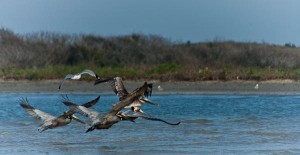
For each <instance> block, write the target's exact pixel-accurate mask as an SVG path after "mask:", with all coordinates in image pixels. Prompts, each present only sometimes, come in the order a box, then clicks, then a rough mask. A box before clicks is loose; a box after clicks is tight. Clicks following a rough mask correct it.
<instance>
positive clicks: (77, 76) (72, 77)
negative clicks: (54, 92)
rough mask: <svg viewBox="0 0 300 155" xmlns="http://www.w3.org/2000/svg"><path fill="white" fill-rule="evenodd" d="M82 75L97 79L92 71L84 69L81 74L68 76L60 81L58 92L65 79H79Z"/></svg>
mask: <svg viewBox="0 0 300 155" xmlns="http://www.w3.org/2000/svg"><path fill="white" fill-rule="evenodd" d="M82 74H89V75H90V76H93V77H96V78H98V77H99V76H98V75H97V74H96V73H95V72H94V71H92V70H90V69H85V70H83V71H82V72H80V73H77V74H68V75H66V76H65V78H64V79H63V80H62V81H61V83H60V85H59V87H58V90H60V88H61V87H62V85H63V83H64V81H65V80H67V79H80V78H81V75H82Z"/></svg>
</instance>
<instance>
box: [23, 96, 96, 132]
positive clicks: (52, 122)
mask: <svg viewBox="0 0 300 155" xmlns="http://www.w3.org/2000/svg"><path fill="white" fill-rule="evenodd" d="M99 98H100V96H98V97H97V98H96V99H94V100H92V101H90V102H87V103H85V104H83V105H82V106H83V107H91V106H93V105H95V104H96V103H97V102H98V101H99ZM20 105H21V106H22V107H23V108H24V110H25V111H26V112H27V113H28V114H30V115H32V116H33V117H36V118H38V119H41V120H43V121H44V124H43V125H42V126H40V127H39V128H38V131H39V132H43V131H45V130H47V129H53V128H56V127H60V126H65V125H67V124H69V123H71V121H72V119H73V120H75V121H77V122H80V123H83V124H86V123H85V122H84V121H82V120H80V119H79V118H78V117H76V116H75V115H74V112H73V111H70V110H69V111H67V112H64V113H63V114H62V115H60V116H58V117H55V116H53V115H51V114H48V113H46V112H43V111H41V110H39V109H35V108H34V107H32V106H31V105H30V104H29V102H28V100H27V98H26V99H24V98H23V99H21V103H20Z"/></svg>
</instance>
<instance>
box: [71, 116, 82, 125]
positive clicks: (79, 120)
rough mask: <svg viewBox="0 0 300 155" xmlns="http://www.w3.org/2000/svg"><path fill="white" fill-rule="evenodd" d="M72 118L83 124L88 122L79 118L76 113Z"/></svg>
mask: <svg viewBox="0 0 300 155" xmlns="http://www.w3.org/2000/svg"><path fill="white" fill-rule="evenodd" d="M71 117H72V119H73V120H75V121H77V122H79V123H82V124H86V122H84V121H83V120H81V119H79V118H78V117H77V116H75V115H71Z"/></svg>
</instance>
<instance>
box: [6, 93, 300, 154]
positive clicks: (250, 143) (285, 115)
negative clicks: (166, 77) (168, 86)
mask: <svg viewBox="0 0 300 155" xmlns="http://www.w3.org/2000/svg"><path fill="white" fill-rule="evenodd" d="M21 97H27V98H28V100H29V102H30V103H31V104H32V105H33V106H34V107H36V108H38V109H40V110H43V111H45V112H48V113H51V114H53V115H60V114H61V113H62V112H63V111H66V110H67V108H66V107H65V106H64V105H63V104H62V103H61V100H62V98H61V96H60V95H59V94H0V154H267V155H268V154H298V153H300V96H296V95H230V94H226V95H154V96H152V97H151V99H152V100H153V101H154V102H156V103H159V104H160V107H155V106H152V105H145V106H143V107H142V109H143V110H144V111H145V112H147V113H148V114H151V115H153V116H156V117H159V118H163V119H165V120H168V121H170V122H176V121H178V120H180V121H181V122H182V123H181V124H180V125H179V126H169V125H166V124H164V123H161V122H154V121H148V120H143V119H138V120H136V123H132V122H120V123H117V124H115V125H114V126H113V127H112V128H110V129H108V130H95V131H93V132H90V133H85V130H86V129H87V126H84V125H82V124H79V123H77V122H72V123H71V124H69V125H68V126H65V127H61V128H56V129H49V130H46V131H45V132H43V133H39V132H38V131H37V128H38V126H39V125H40V124H41V121H39V120H36V119H34V118H33V117H31V116H30V115H28V114H27V113H25V111H24V110H23V109H22V108H21V107H20V106H19V99H20V98H21ZM96 97H97V94H71V95H69V98H70V100H71V101H74V102H76V103H78V104H82V103H84V102H87V101H89V100H92V99H94V98H96ZM116 101H117V99H116V97H115V96H114V95H109V94H107V95H102V96H101V98H100V101H99V103H98V104H97V105H95V106H94V107H93V109H95V110H97V111H99V112H101V113H105V112H106V111H107V110H109V108H110V107H111V103H113V102H116ZM81 118H83V119H86V118H84V117H81Z"/></svg>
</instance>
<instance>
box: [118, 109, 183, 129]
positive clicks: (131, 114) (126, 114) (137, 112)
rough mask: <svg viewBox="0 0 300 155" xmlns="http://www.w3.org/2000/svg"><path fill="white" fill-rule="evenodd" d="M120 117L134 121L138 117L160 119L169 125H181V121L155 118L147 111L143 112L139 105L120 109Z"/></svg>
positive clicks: (152, 119)
mask: <svg viewBox="0 0 300 155" xmlns="http://www.w3.org/2000/svg"><path fill="white" fill-rule="evenodd" d="M117 115H118V116H119V117H120V118H122V120H130V121H134V120H135V119H136V118H139V117H140V118H143V119H146V120H151V121H160V122H164V123H166V124H169V125H179V124H180V122H177V123H170V122H167V121H165V120H162V119H159V118H155V117H152V116H150V115H148V114H146V113H145V112H143V111H142V110H141V109H140V108H138V107H131V110H127V111H120V112H119V113H118V114H117Z"/></svg>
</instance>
